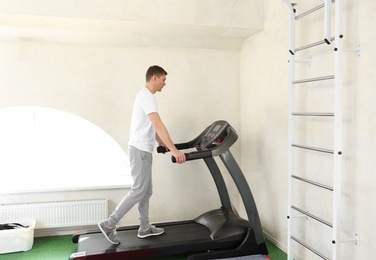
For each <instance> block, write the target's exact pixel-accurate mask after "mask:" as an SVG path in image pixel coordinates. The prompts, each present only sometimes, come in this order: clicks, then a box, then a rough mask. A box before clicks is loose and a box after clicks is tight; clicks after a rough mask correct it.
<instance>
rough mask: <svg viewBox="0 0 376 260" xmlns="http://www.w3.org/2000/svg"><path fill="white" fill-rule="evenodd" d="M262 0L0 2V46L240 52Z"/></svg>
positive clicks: (259, 18)
mask: <svg viewBox="0 0 376 260" xmlns="http://www.w3.org/2000/svg"><path fill="white" fill-rule="evenodd" d="M262 28H263V1H262V0H64V1H61V0H0V41H1V40H3V41H41V42H58V43H74V44H112V45H137V46H140V45H141V46H161V47H188V48H211V49H212V48H214V49H218V48H219V49H239V48H240V47H241V45H242V43H243V41H244V39H245V38H246V37H248V36H249V35H252V34H254V33H257V32H259V31H260V30H262Z"/></svg>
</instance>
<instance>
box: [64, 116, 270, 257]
mask: <svg viewBox="0 0 376 260" xmlns="http://www.w3.org/2000/svg"><path fill="white" fill-rule="evenodd" d="M237 139H238V135H237V133H236V131H235V130H234V129H233V128H232V126H231V125H230V124H229V123H228V122H226V121H223V120H220V121H215V122H214V123H212V124H211V125H210V126H208V127H207V128H206V129H205V130H204V131H203V132H202V133H201V134H200V135H199V136H197V137H196V138H195V139H193V140H192V141H190V142H187V143H180V144H176V147H177V149H179V150H185V149H191V148H194V149H195V150H194V151H192V152H187V153H185V155H186V159H187V161H191V160H199V159H202V160H203V161H204V162H205V164H206V166H207V167H208V169H209V172H210V173H211V175H212V177H213V180H214V183H215V185H216V187H217V190H218V193H219V197H220V201H221V204H222V205H221V207H220V208H219V209H214V210H211V211H208V212H206V213H204V214H202V215H200V216H198V217H197V218H195V219H193V220H187V221H177V222H168V223H160V224H156V225H157V226H158V227H162V228H164V230H165V233H164V234H162V235H160V236H156V237H148V238H143V239H140V238H138V237H137V232H138V227H139V226H138V225H137V226H129V227H121V228H118V229H117V234H118V238H119V240H120V242H121V243H120V244H119V245H113V244H111V243H109V242H108V241H107V239H106V238H105V237H104V235H103V234H102V233H101V232H100V231H99V230H93V231H87V232H84V233H82V232H81V233H77V234H75V235H73V237H72V241H73V242H74V243H78V245H77V252H76V253H73V254H72V255H71V256H70V258H69V259H70V260H73V259H74V260H83V259H90V260H94V259H146V258H153V257H160V256H171V255H188V259H190V260H199V259H220V258H229V257H236V256H244V255H254V254H265V255H266V254H268V249H267V247H266V244H265V239H264V234H263V231H262V227H261V223H260V219H259V215H258V212H257V208H256V203H255V201H254V199H253V196H252V192H251V190H250V188H249V186H248V183H247V180H246V178H245V177H244V175H243V173H242V171H241V169H240V167H239V165H238V164H237V162H236V160H235V158H234V157H233V155H232V154H231V152H230V150H229V148H230V147H231V146H232V145H233V144H234V143H235V142H236V140H237ZM157 151H158V152H159V153H163V152H166V150H165V148H164V147H158V148H157ZM215 156H219V157H220V159H221V160H222V162H223V164H224V165H225V167H226V168H227V170H228V172H229V173H230V175H231V176H232V179H233V180H234V182H235V184H236V187H237V188H238V190H239V193H240V195H241V198H242V200H243V203H244V207H245V210H246V213H247V218H246V219H244V218H241V217H240V216H239V215H238V214H237V212H236V210H235V209H234V208H233V206H232V204H231V201H230V197H229V194H228V191H227V187H226V184H225V181H224V179H223V176H222V174H221V171H220V169H219V167H218V165H217V163H216V161H215V159H214V157H215ZM171 159H172V162H176V160H175V158H174V157H173V156H172V157H171ZM187 163H189V162H187Z"/></svg>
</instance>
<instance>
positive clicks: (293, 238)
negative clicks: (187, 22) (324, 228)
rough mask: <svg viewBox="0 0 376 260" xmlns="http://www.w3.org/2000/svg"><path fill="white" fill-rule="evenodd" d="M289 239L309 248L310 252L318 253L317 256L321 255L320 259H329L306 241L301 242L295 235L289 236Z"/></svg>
mask: <svg viewBox="0 0 376 260" xmlns="http://www.w3.org/2000/svg"><path fill="white" fill-rule="evenodd" d="M291 239H292V240H295V241H296V242H298V243H299V244H301V245H302V246H304V247H305V248H307V249H308V250H310V251H311V252H313V253H315V254H316V255H318V256H319V257H321V258H322V259H325V260H330V259H329V258H327V257H326V256H324V255H323V254H321V253H320V252H319V251H317V250H315V249H313V248H312V247H310V246H309V245H307V244H306V243H304V242H302V241H301V240H299V239H297V238H296V237H294V236H291Z"/></svg>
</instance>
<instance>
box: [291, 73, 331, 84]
mask: <svg viewBox="0 0 376 260" xmlns="http://www.w3.org/2000/svg"><path fill="white" fill-rule="evenodd" d="M329 79H334V75H329V76H324V77H317V78H310V79H300V80H294V81H293V82H292V84H301V83H308V82H314V81H321V80H329Z"/></svg>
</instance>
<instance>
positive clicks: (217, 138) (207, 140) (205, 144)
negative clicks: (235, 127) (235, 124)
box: [198, 121, 231, 150]
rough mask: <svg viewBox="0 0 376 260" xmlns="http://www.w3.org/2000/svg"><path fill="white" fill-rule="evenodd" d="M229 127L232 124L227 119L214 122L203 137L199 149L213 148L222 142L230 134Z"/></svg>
mask: <svg viewBox="0 0 376 260" xmlns="http://www.w3.org/2000/svg"><path fill="white" fill-rule="evenodd" d="M227 127H231V126H230V124H229V123H227V122H226V121H216V122H214V123H213V124H212V125H211V126H210V127H209V129H208V130H207V131H206V133H205V134H204V135H203V137H202V138H201V142H200V146H199V147H198V150H207V149H211V148H213V147H215V146H217V145H219V144H220V143H222V142H223V140H224V139H225V138H226V136H227V134H228V132H227Z"/></svg>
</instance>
